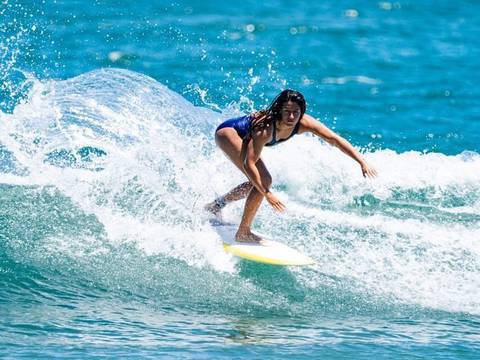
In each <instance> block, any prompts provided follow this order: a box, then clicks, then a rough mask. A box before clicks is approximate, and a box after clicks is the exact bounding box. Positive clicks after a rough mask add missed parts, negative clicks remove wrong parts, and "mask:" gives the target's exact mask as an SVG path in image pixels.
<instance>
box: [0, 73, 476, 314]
mask: <svg viewBox="0 0 480 360" xmlns="http://www.w3.org/2000/svg"><path fill="white" fill-rule="evenodd" d="M29 81H31V84H30V86H29V87H28V88H29V89H30V90H29V92H28V94H27V96H26V98H25V100H24V101H22V102H21V103H20V104H18V105H17V106H16V107H15V108H14V109H13V112H12V113H11V114H6V113H0V184H1V185H0V196H1V197H2V202H1V205H0V213H1V214H2V215H1V217H0V221H1V229H2V230H1V232H0V235H1V237H2V248H1V251H0V255H1V257H2V259H3V260H2V261H3V262H2V264H3V265H1V266H2V269H3V271H4V272H12V271H13V273H14V274H16V275H15V276H17V277H18V276H24V277H25V278H26V279H27V280H28V279H30V280H33V279H36V278H37V276H40V275H38V274H42V275H41V276H43V277H46V278H48V279H52V278H55V279H64V278H65V277H66V278H70V279H74V280H73V285H72V284H71V283H70V285H66V284H65V285H62V281H58V284H57V285H55V286H54V288H55V289H56V291H58V289H59V288H60V289H63V290H62V291H64V292H65V293H68V292H69V291H70V290H68V289H70V287H71V288H72V289H73V290H71V291H76V290H75V289H77V287H83V286H85V287H86V288H88V289H91V293H92V296H94V293H95V291H94V289H98V288H101V289H107V291H111V292H113V293H115V292H117V291H118V289H119V288H122V289H123V290H122V291H126V292H128V293H129V294H130V295H129V296H136V297H139V298H142V299H158V298H162V301H164V302H166V303H167V304H175V306H183V307H189V308H195V309H204V308H205V306H206V305H205V304H209V305H210V306H213V307H214V308H215V309H217V310H218V311H226V312H229V311H231V312H233V311H240V310H239V309H241V311H246V312H249V311H254V312H262V311H271V312H273V313H275V314H290V315H291V314H297V315H298V314H304V315H311V314H313V313H317V312H318V311H322V310H323V311H325V312H331V311H338V312H342V313H344V312H348V311H358V312H365V311H366V312H369V311H378V309H388V308H391V307H393V308H394V309H395V311H398V309H399V308H402V307H405V306H406V307H410V308H412V307H413V308H417V307H420V308H427V309H433V310H442V311H455V312H456V311H458V312H467V313H473V314H479V313H480V302H479V300H478V298H477V297H476V294H477V293H478V290H479V289H480V280H478V279H480V277H479V276H478V275H479V273H480V261H479V260H478V259H480V256H479V255H480V251H479V248H478V246H476V241H477V240H478V239H479V238H480V236H479V235H480V231H479V230H478V229H479V228H480V227H479V226H478V225H479V222H480V185H479V184H480V181H479V180H480V171H479V170H480V155H479V154H477V153H471V152H464V153H461V154H459V155H456V156H447V155H444V154H441V153H428V154H424V153H418V152H413V151H412V152H405V153H396V152H394V151H392V150H388V149H386V150H376V151H364V153H365V154H364V156H365V157H366V158H367V159H368V160H369V161H370V162H371V163H372V164H374V165H375V167H376V168H377V169H378V170H379V172H380V176H379V177H378V179H375V180H372V181H369V180H365V179H363V178H362V176H361V171H360V168H359V167H358V165H356V164H355V163H354V162H353V161H352V160H351V159H349V158H348V157H346V156H345V155H343V154H342V153H341V152H340V151H338V150H337V149H334V148H332V147H330V146H328V145H325V144H324V143H322V142H321V141H319V140H318V139H316V138H314V137H311V136H299V137H296V138H294V139H292V140H291V141H289V143H288V144H284V145H282V146H279V147H276V148H275V149H266V150H265V152H264V154H263V157H264V160H265V162H266V163H267V164H268V166H269V170H270V171H271V173H272V175H273V178H274V189H275V191H276V192H277V193H278V195H279V196H280V197H281V198H282V199H283V200H284V201H285V203H286V204H287V209H288V211H287V213H286V214H285V215H283V216H278V215H277V214H275V213H274V212H273V211H272V210H271V209H270V208H269V207H267V206H263V207H262V208H261V210H260V212H259V214H258V217H257V220H256V223H255V227H256V229H258V230H260V231H261V232H262V233H267V234H270V235H271V236H272V237H274V238H276V239H278V240H281V241H284V242H286V243H288V244H290V245H291V246H294V247H296V248H299V249H301V250H303V251H304V252H306V253H308V254H309V255H311V256H312V257H314V258H315V259H316V260H317V261H318V264H319V265H317V266H315V267H313V268H308V269H305V268H302V269H280V268H271V267H264V266H260V265H257V264H249V263H244V262H239V261H237V260H236V259H234V258H232V257H230V256H229V255H227V254H225V253H224V252H223V251H222V248H221V246H220V239H219V237H218V234H217V233H216V232H215V231H214V229H212V227H211V226H210V225H209V222H208V219H207V218H206V216H205V214H203V211H202V207H203V204H204V203H206V202H208V201H210V200H211V199H212V198H213V197H214V196H216V195H217V194H219V193H223V192H225V191H228V190H229V189H230V188H232V187H233V186H235V185H237V184H238V183H240V182H242V181H244V179H243V178H242V175H241V174H240V173H239V172H238V171H236V170H235V169H234V167H233V165H231V164H230V163H229V162H228V161H227V160H226V158H225V157H224V156H223V154H221V153H220V151H218V150H217V149H216V148H215V144H214V141H213V131H214V129H215V127H216V125H218V123H219V122H220V121H221V120H222V119H223V118H226V117H228V116H232V115H235V114H236V113H235V112H234V111H233V112H232V111H230V110H224V111H223V112H222V113H220V112H214V111H212V110H209V109H206V108H203V107H196V106H194V105H192V104H191V103H190V102H188V101H187V100H185V99H184V98H183V97H182V96H180V95H179V94H177V93H175V92H173V91H171V90H169V89H168V88H167V87H165V86H163V85H162V84H160V83H158V82H157V81H155V80H154V79H152V78H149V77H147V76H144V75H141V74H138V73H135V72H131V71H127V70H119V69H102V70H96V71H93V72H90V73H86V74H83V75H81V76H78V77H75V78H72V79H68V80H62V81H59V80H49V81H38V80H36V79H30V80H29ZM300 158H301V159H302V161H298V159H300ZM225 174H227V176H225ZM241 212H242V204H241V203H236V204H232V205H231V206H229V207H227V208H226V209H225V217H226V218H227V219H229V220H231V221H238V220H239V218H240V216H241ZM27 270H28V271H27ZM29 274H34V275H29ZM35 274H36V275H35ZM52 274H53V275H52ZM59 274H60V275H61V277H58V276H60V275H59ZM15 276H13V278H15ZM5 281H8V280H5ZM13 283H14V281H13V280H12V281H11V282H9V283H8V284H9V285H8V286H7V287H6V289H7V291H11V292H14V290H12V289H13V288H14V285H13ZM46 283H47V285H45V286H46V288H47V290H45V291H44V292H43V293H44V294H46V293H49V292H50V293H54V292H55V291H54V289H52V286H53V285H52V283H51V282H49V281H47V282H46ZM89 284H90V285H89ZM91 284H93V285H91ZM92 289H93V290H92ZM4 291H5V290H4ZM15 291H16V290H15ZM22 291H26V292H29V291H32V290H31V289H30V290H29V288H28V286H26V287H25V289H23V290H22ZM131 294H134V295H131ZM59 296H63V295H59ZM65 296H67V295H65Z"/></svg>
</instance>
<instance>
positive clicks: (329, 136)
mask: <svg viewBox="0 0 480 360" xmlns="http://www.w3.org/2000/svg"><path fill="white" fill-rule="evenodd" d="M301 121H302V122H301V126H300V129H301V130H300V131H301V132H306V131H308V132H311V133H313V134H315V135H317V136H319V137H321V138H322V139H324V140H325V141H326V142H328V143H329V144H330V145H333V146H336V147H338V148H339V149H340V150H342V151H343V152H344V153H345V154H347V155H348V156H350V157H351V158H352V159H354V160H355V161H357V162H358V163H359V164H360V166H361V167H362V173H363V176H364V177H367V176H368V177H369V178H373V177H375V176H377V171H376V170H375V169H374V168H373V167H371V166H370V165H368V163H367V162H366V161H365V159H364V158H363V157H362V156H361V155H360V153H359V152H358V151H357V150H355V148H354V147H353V146H352V144H350V143H349V142H348V141H347V140H345V139H344V138H342V137H341V136H340V135H338V134H336V133H334V132H333V131H332V130H330V129H329V128H327V127H326V126H325V125H323V124H322V123H321V122H320V121H317V120H315V119H314V118H313V117H311V116H310V115H307V114H305V115H304V116H303V118H302V120H301Z"/></svg>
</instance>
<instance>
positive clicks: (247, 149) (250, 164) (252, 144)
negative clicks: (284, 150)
mask: <svg viewBox="0 0 480 360" xmlns="http://www.w3.org/2000/svg"><path fill="white" fill-rule="evenodd" d="M268 141H269V134H268V133H267V131H266V130H263V131H258V132H257V133H255V134H253V136H252V138H251V139H250V140H244V141H243V144H242V152H241V156H242V162H243V169H244V170H245V174H246V175H247V177H248V179H249V180H250V182H251V183H252V184H253V186H255V188H256V189H257V190H258V191H259V192H260V193H261V194H262V195H263V196H264V197H265V198H266V199H267V201H268V202H269V204H270V205H272V206H273V208H274V209H275V210H277V211H284V210H285V205H283V203H282V202H281V201H280V200H279V199H278V198H277V197H276V196H275V195H273V194H272V193H271V192H270V189H269V188H267V187H266V186H264V185H263V184H262V177H261V176H260V173H259V171H258V168H257V165H256V163H257V161H258V160H259V159H260V154H261V152H262V149H263V147H264V146H265V144H266V143H267V142H268Z"/></svg>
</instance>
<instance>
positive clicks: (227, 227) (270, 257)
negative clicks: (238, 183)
mask: <svg viewBox="0 0 480 360" xmlns="http://www.w3.org/2000/svg"><path fill="white" fill-rule="evenodd" d="M214 226H215V229H216V230H217V232H218V233H219V235H220V237H221V238H222V241H223V248H224V249H225V251H226V252H228V253H230V254H232V255H235V256H238V257H240V258H242V259H246V260H251V261H255V262H259V263H263V264H270V265H284V266H305V265H313V264H315V261H314V260H313V259H312V258H310V257H308V256H307V255H304V254H302V253H301V252H300V251H298V250H295V249H292V248H291V247H289V246H287V245H285V244H282V243H279V242H277V241H273V240H269V239H266V238H265V237H264V236H263V235H261V236H262V238H263V240H262V241H261V242H260V243H244V242H237V241H235V233H236V231H237V225H234V224H222V223H218V224H215V225H214Z"/></svg>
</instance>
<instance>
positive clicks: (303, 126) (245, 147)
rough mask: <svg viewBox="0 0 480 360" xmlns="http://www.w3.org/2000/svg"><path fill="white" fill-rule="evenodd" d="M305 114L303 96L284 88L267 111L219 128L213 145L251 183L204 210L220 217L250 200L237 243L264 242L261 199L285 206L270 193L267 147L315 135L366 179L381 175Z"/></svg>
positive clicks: (215, 201) (238, 187)
mask: <svg viewBox="0 0 480 360" xmlns="http://www.w3.org/2000/svg"><path fill="white" fill-rule="evenodd" d="M305 110H306V103H305V98H304V97H303V95H302V94H301V93H299V92H298V91H293V90H284V91H282V92H281V93H280V94H279V95H278V96H277V97H276V98H275V100H274V101H273V102H272V104H271V105H270V106H269V107H268V108H267V109H266V110H262V111H259V112H257V113H253V114H251V115H247V116H242V117H240V118H235V119H230V120H227V121H225V122H223V123H222V124H220V125H219V126H218V128H217V130H216V132H215V142H216V143H217V145H218V146H219V147H220V149H222V150H223V152H224V153H225V154H226V155H227V157H228V158H229V159H230V160H231V161H232V162H233V163H234V164H235V165H236V166H237V167H238V168H239V169H240V171H242V172H243V173H244V174H245V176H246V177H247V179H248V180H249V181H247V182H244V183H243V184H240V185H238V186H237V187H235V188H234V189H232V190H230V191H229V192H228V193H227V194H225V195H223V196H221V197H219V198H217V199H215V200H214V201H213V202H211V203H209V204H207V205H206V206H205V209H206V210H207V211H209V212H211V213H213V214H214V215H216V216H220V212H221V210H222V209H223V208H224V207H225V205H227V204H228V203H230V202H232V201H236V200H240V199H243V198H245V197H247V200H246V202H245V209H244V211H243V216H242V221H241V222H240V226H239V228H238V231H237V233H236V235H235V239H236V240H237V241H239V242H259V241H260V240H261V238H260V237H259V236H258V235H256V234H254V233H252V232H251V230H250V229H251V226H252V222H253V218H254V216H255V214H256V212H257V210H258V208H259V206H260V203H261V202H262V200H263V198H265V199H266V200H267V201H268V203H269V204H270V205H271V206H272V207H273V208H274V209H275V210H277V211H279V212H282V211H284V210H285V205H284V204H283V203H282V202H281V201H280V200H279V199H278V198H277V197H276V196H275V195H274V194H273V193H272V192H271V191H270V186H271V184H272V177H271V175H270V173H269V172H268V170H267V168H266V166H265V164H264V162H263V160H262V158H261V157H260V155H261V152H262V149H263V147H264V146H274V145H277V144H279V143H281V142H284V141H286V140H288V139H290V138H291V137H292V136H294V135H296V134H302V133H305V132H311V133H313V134H315V135H317V136H320V137H321V138H323V139H324V140H325V141H327V142H328V143H329V144H331V145H334V146H337V147H338V148H339V149H340V150H342V151H343V152H344V153H345V154H347V155H348V156H350V157H351V158H353V159H354V160H356V161H357V162H358V163H359V164H360V166H361V168H362V173H363V176H364V177H366V176H368V177H370V178H372V177H375V176H376V175H377V172H376V171H375V169H374V168H372V167H370V166H369V165H368V164H367V162H366V161H365V160H364V159H363V158H362V156H361V155H360V154H359V153H358V152H357V151H356V150H355V149H354V148H353V146H352V145H351V144H350V143H349V142H348V141H347V140H345V139H343V138H342V137H340V136H339V135H337V134H335V133H334V132H333V131H331V130H330V129H328V128H327V127H326V126H325V125H323V124H321V123H320V122H318V121H317V120H315V119H314V118H313V117H311V116H310V115H307V114H305Z"/></svg>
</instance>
